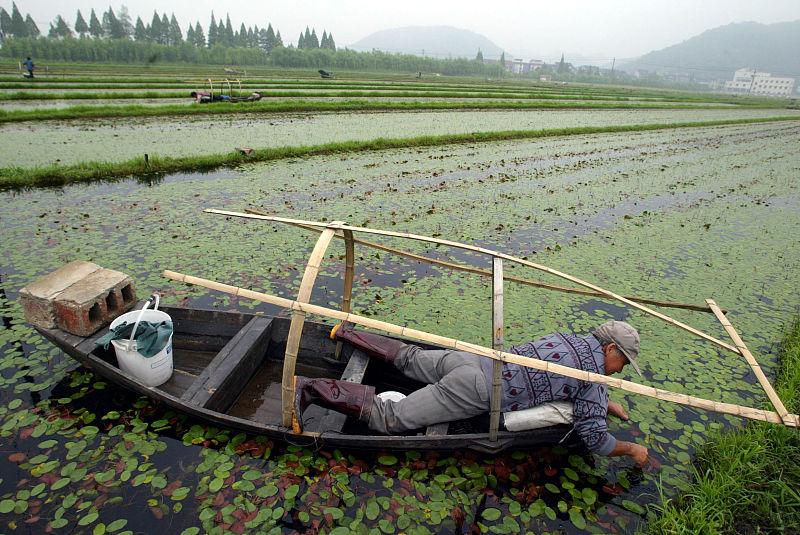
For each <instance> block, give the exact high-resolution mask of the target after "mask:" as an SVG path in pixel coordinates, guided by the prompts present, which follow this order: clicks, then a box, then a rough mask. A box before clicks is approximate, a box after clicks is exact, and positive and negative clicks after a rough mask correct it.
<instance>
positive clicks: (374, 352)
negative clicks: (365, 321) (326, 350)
mask: <svg viewBox="0 0 800 535" xmlns="http://www.w3.org/2000/svg"><path fill="white" fill-rule="evenodd" d="M331 340H342V341H345V342H350V343H351V344H352V345H354V346H355V347H357V348H358V349H360V350H362V351H364V353H366V354H367V355H369V356H371V357H376V358H379V359H380V360H382V361H384V362H388V363H389V364H394V360H395V358H397V353H398V351H400V350H401V349H402V348H403V347H404V346H405V345H406V344H405V343H404V342H401V341H400V340H395V339H394V338H389V337H388V336H381V335H380V334H372V333H365V332H360V331H356V330H355V326H354V325H353V324H352V323H348V322H342V323H340V324H339V325H337V326H336V327H334V328H333V329H332V330H331Z"/></svg>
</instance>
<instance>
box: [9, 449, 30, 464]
mask: <svg viewBox="0 0 800 535" xmlns="http://www.w3.org/2000/svg"><path fill="white" fill-rule="evenodd" d="M27 458H28V456H27V455H25V454H24V453H22V452H21V451H18V452H16V453H12V454H11V455H9V456H8V460H9V461H11V462H12V463H21V462H23V461H25V459H27Z"/></svg>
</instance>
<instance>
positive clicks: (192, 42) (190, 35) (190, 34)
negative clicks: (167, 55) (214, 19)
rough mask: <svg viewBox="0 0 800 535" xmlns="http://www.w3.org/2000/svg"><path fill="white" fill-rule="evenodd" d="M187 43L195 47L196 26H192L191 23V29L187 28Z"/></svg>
mask: <svg viewBox="0 0 800 535" xmlns="http://www.w3.org/2000/svg"><path fill="white" fill-rule="evenodd" d="M186 43H187V44H190V45H192V46H195V37H194V26H192V24H191V23H189V27H188V28H186Z"/></svg>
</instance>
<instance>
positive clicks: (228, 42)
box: [223, 13, 234, 46]
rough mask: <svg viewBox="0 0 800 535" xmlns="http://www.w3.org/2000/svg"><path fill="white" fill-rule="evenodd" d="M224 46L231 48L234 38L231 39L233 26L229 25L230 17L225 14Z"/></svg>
mask: <svg viewBox="0 0 800 535" xmlns="http://www.w3.org/2000/svg"><path fill="white" fill-rule="evenodd" d="M224 35H225V38H224V39H223V40H224V41H225V46H233V45H234V42H233V41H234V37H233V25H232V24H231V16H230V14H228V13H226V14H225V34H224Z"/></svg>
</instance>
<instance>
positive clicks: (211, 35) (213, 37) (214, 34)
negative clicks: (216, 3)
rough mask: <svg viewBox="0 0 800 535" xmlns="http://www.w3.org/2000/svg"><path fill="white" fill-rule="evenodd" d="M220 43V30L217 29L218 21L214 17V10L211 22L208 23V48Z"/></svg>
mask: <svg viewBox="0 0 800 535" xmlns="http://www.w3.org/2000/svg"><path fill="white" fill-rule="evenodd" d="M218 43H219V30H218V29H217V21H216V19H215V18H214V12H213V11H212V12H211V24H209V25H208V48H211V47H212V46H214V45H216V44H218Z"/></svg>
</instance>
